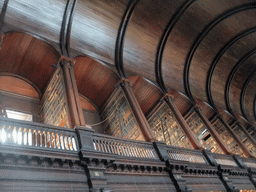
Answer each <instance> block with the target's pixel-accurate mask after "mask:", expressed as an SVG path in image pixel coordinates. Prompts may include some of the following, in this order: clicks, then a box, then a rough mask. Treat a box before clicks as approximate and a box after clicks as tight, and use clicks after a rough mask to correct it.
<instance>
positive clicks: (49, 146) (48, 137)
mask: <svg viewBox="0 0 256 192" xmlns="http://www.w3.org/2000/svg"><path fill="white" fill-rule="evenodd" d="M46 139H47V146H48V148H51V135H50V132H47V136H46Z"/></svg>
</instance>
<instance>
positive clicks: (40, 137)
mask: <svg viewBox="0 0 256 192" xmlns="http://www.w3.org/2000/svg"><path fill="white" fill-rule="evenodd" d="M37 143H38V146H39V147H42V135H41V131H38V133H37Z"/></svg>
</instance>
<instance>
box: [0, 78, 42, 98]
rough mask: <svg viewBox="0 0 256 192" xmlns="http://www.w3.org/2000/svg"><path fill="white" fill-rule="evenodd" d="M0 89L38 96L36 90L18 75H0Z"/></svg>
mask: <svg viewBox="0 0 256 192" xmlns="http://www.w3.org/2000/svg"><path fill="white" fill-rule="evenodd" d="M0 89H1V90H4V91H8V92H12V93H16V94H19V95H25V96H29V97H35V98H39V93H38V92H37V90H36V89H35V88H34V87H33V86H32V85H31V84H29V83H28V82H26V81H24V80H22V79H20V78H18V77H13V76H1V75H0Z"/></svg>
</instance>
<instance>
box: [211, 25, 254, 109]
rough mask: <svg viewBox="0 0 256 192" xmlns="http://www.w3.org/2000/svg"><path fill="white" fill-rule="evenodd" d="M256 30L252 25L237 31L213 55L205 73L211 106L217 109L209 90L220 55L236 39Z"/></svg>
mask: <svg viewBox="0 0 256 192" xmlns="http://www.w3.org/2000/svg"><path fill="white" fill-rule="evenodd" d="M254 32H256V27H252V28H250V29H247V30H245V31H243V32H241V33H239V34H238V35H236V36H235V37H233V38H232V39H231V40H229V41H228V42H227V43H226V44H225V45H224V46H223V47H222V48H221V49H220V50H219V52H218V53H217V54H216V55H215V57H214V59H213V61H212V63H211V67H210V69H209V72H208V75H207V83H206V86H207V87H206V91H207V97H208V101H209V103H210V105H211V106H213V107H214V108H215V109H217V107H216V105H215V103H214V101H213V98H212V92H211V85H212V76H213V73H214V69H215V67H216V65H217V64H218V62H219V60H220V59H221V57H222V56H223V55H224V53H225V52H226V51H227V50H228V49H229V48H230V47H231V46H232V45H233V44H235V43H236V42H237V41H239V40H240V39H241V38H243V37H245V36H246V35H249V34H251V33H254Z"/></svg>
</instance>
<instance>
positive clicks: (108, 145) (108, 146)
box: [106, 141, 112, 153]
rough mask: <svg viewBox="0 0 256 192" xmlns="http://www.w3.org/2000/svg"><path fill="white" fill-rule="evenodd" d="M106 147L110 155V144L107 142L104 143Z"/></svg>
mask: <svg viewBox="0 0 256 192" xmlns="http://www.w3.org/2000/svg"><path fill="white" fill-rule="evenodd" d="M106 145H107V148H108V152H109V153H112V150H111V148H110V143H109V142H108V141H106Z"/></svg>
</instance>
